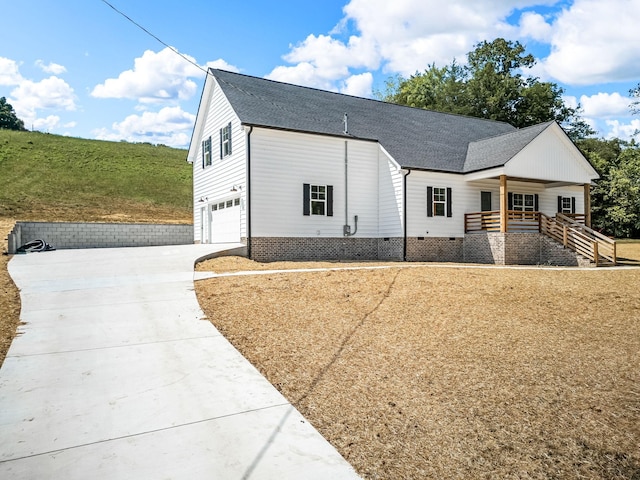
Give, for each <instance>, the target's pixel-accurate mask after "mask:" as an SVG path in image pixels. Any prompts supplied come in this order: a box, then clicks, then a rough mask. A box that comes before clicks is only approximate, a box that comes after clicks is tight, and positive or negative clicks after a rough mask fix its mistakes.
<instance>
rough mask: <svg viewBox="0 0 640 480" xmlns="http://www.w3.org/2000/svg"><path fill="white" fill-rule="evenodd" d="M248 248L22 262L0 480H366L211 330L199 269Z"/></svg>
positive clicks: (102, 253) (34, 257)
mask: <svg viewBox="0 0 640 480" xmlns="http://www.w3.org/2000/svg"><path fill="white" fill-rule="evenodd" d="M234 246H235V245H225V246H215V245H185V246H171V247H144V248H121V249H92V250H60V251H55V252H46V253H33V254H27V255H19V256H16V257H14V258H13V259H12V260H11V261H10V263H9V273H10V274H11V276H12V278H13V279H14V281H15V282H16V284H17V285H18V288H20V291H21V292H20V294H21V299H22V313H21V320H22V321H23V322H25V325H23V326H21V327H20V328H19V332H20V335H19V336H18V337H17V338H16V339H15V340H14V341H13V344H12V346H11V348H10V350H9V353H8V355H7V358H6V360H5V362H4V365H3V366H2V369H1V370H0V478H12V479H37V478H47V479H83V480H84V479H87V478H91V479H121V478H131V479H146V478H148V479H158V478H170V479H183V478H184V479H189V480H196V479H204V478H207V479H278V480H280V479H302V478H304V479H329V478H331V479H354V478H359V477H358V476H357V475H356V474H355V472H354V470H353V469H352V468H351V466H350V465H349V464H348V463H347V462H346V461H345V460H344V459H343V458H342V457H341V456H340V455H339V454H338V453H337V451H336V450H335V449H334V448H333V447H332V446H331V445H330V444H328V443H327V442H326V441H325V440H324V438H322V436H321V435H320V434H319V433H318V432H317V431H316V430H315V429H314V428H313V427H312V426H311V425H310V424H309V423H308V422H307V421H306V420H305V419H304V418H303V417H302V416H301V415H300V414H299V412H298V411H297V410H295V408H293V407H292V406H291V405H290V404H289V403H288V402H287V400H286V399H285V398H284V397H283V396H282V395H280V393H279V392H278V391H277V390H276V389H275V388H274V387H273V386H271V385H270V384H269V383H268V382H267V381H266V380H265V379H264V378H263V377H262V376H261V375H260V374H259V372H258V371H257V370H256V369H255V368H254V367H253V366H252V365H250V364H249V362H247V361H246V360H245V359H244V358H243V357H242V356H241V355H240V354H239V353H238V352H237V351H236V350H235V348H233V346H231V345H230V344H229V343H228V342H227V341H226V339H225V338H224V337H222V336H221V335H220V333H219V332H218V331H217V330H216V329H215V328H214V327H213V325H211V323H210V322H209V321H207V320H205V319H204V318H203V316H204V314H203V312H202V311H201V310H200V307H199V306H198V303H197V300H196V297H195V294H194V290H193V278H194V272H193V265H194V261H195V260H196V259H197V258H200V257H202V256H205V255H208V254H210V253H213V252H215V251H216V250H222V249H227V248H230V247H234Z"/></svg>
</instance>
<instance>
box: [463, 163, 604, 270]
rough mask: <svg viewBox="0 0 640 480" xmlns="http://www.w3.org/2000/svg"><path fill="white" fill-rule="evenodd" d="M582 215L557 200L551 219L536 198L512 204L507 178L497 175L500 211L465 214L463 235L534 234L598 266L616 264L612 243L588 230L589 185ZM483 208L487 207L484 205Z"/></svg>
mask: <svg viewBox="0 0 640 480" xmlns="http://www.w3.org/2000/svg"><path fill="white" fill-rule="evenodd" d="M583 193H584V203H583V205H584V212H582V213H580V212H576V210H575V200H574V201H573V202H571V201H570V200H571V199H569V201H567V202H565V201H564V200H565V198H564V197H561V196H559V197H558V208H557V210H558V211H557V212H556V214H555V215H554V216H551V215H548V214H545V213H543V212H541V211H540V210H539V206H538V195H529V197H531V198H527V199H526V201H525V200H522V199H520V198H518V201H517V202H514V199H513V195H512V194H511V193H510V192H509V188H508V178H507V176H506V175H500V202H499V206H500V209H499V210H481V211H479V212H469V213H465V216H464V231H465V235H469V234H475V233H487V234H490V233H497V234H508V233H534V234H542V235H545V236H546V237H549V238H551V239H553V240H554V241H556V242H558V243H560V244H562V246H563V247H564V248H568V249H570V250H572V251H574V252H576V253H578V254H580V255H582V256H583V257H585V258H587V259H588V260H589V261H591V262H593V263H594V264H595V265H596V266H598V265H615V264H616V243H615V240H613V239H611V238H609V237H607V236H605V235H602V234H601V233H599V232H596V231H594V230H593V229H591V228H590V227H591V195H590V184H583ZM481 203H482V207H483V208H484V207H486V204H485V203H484V202H481Z"/></svg>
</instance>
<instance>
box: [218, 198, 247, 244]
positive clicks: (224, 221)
mask: <svg viewBox="0 0 640 480" xmlns="http://www.w3.org/2000/svg"><path fill="white" fill-rule="evenodd" d="M233 203H234V204H233V205H232V206H226V205H228V202H225V203H224V204H225V208H218V209H217V210H213V211H212V212H211V241H212V242H213V243H230V242H235V243H237V242H239V241H240V205H239V203H240V202H233ZM236 203H237V204H236Z"/></svg>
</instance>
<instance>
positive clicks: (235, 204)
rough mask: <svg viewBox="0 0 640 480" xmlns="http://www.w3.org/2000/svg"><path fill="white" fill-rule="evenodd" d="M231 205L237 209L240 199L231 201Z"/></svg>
mask: <svg viewBox="0 0 640 480" xmlns="http://www.w3.org/2000/svg"><path fill="white" fill-rule="evenodd" d="M233 205H234V206H236V207H237V206H238V205H240V199H239V198H236V199H234V200H233Z"/></svg>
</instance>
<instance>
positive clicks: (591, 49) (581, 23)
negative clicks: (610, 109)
mask: <svg viewBox="0 0 640 480" xmlns="http://www.w3.org/2000/svg"><path fill="white" fill-rule="evenodd" d="M639 22H640V2H637V1H630V0H608V1H606V2H603V1H601V0H575V1H574V2H573V4H572V5H571V6H570V7H569V8H567V9H565V10H563V11H562V13H561V14H560V15H559V16H558V18H557V20H556V21H555V22H554V23H553V33H552V36H551V44H552V50H551V54H550V55H549V57H548V58H546V59H544V61H543V64H544V67H545V69H546V71H547V73H548V75H550V76H551V77H552V78H554V79H557V80H559V81H561V82H564V83H567V84H572V85H587V84H596V83H601V82H613V81H628V80H634V79H637V78H638V77H640V48H638V44H639V43H640V35H639V34H638V23H639Z"/></svg>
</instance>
